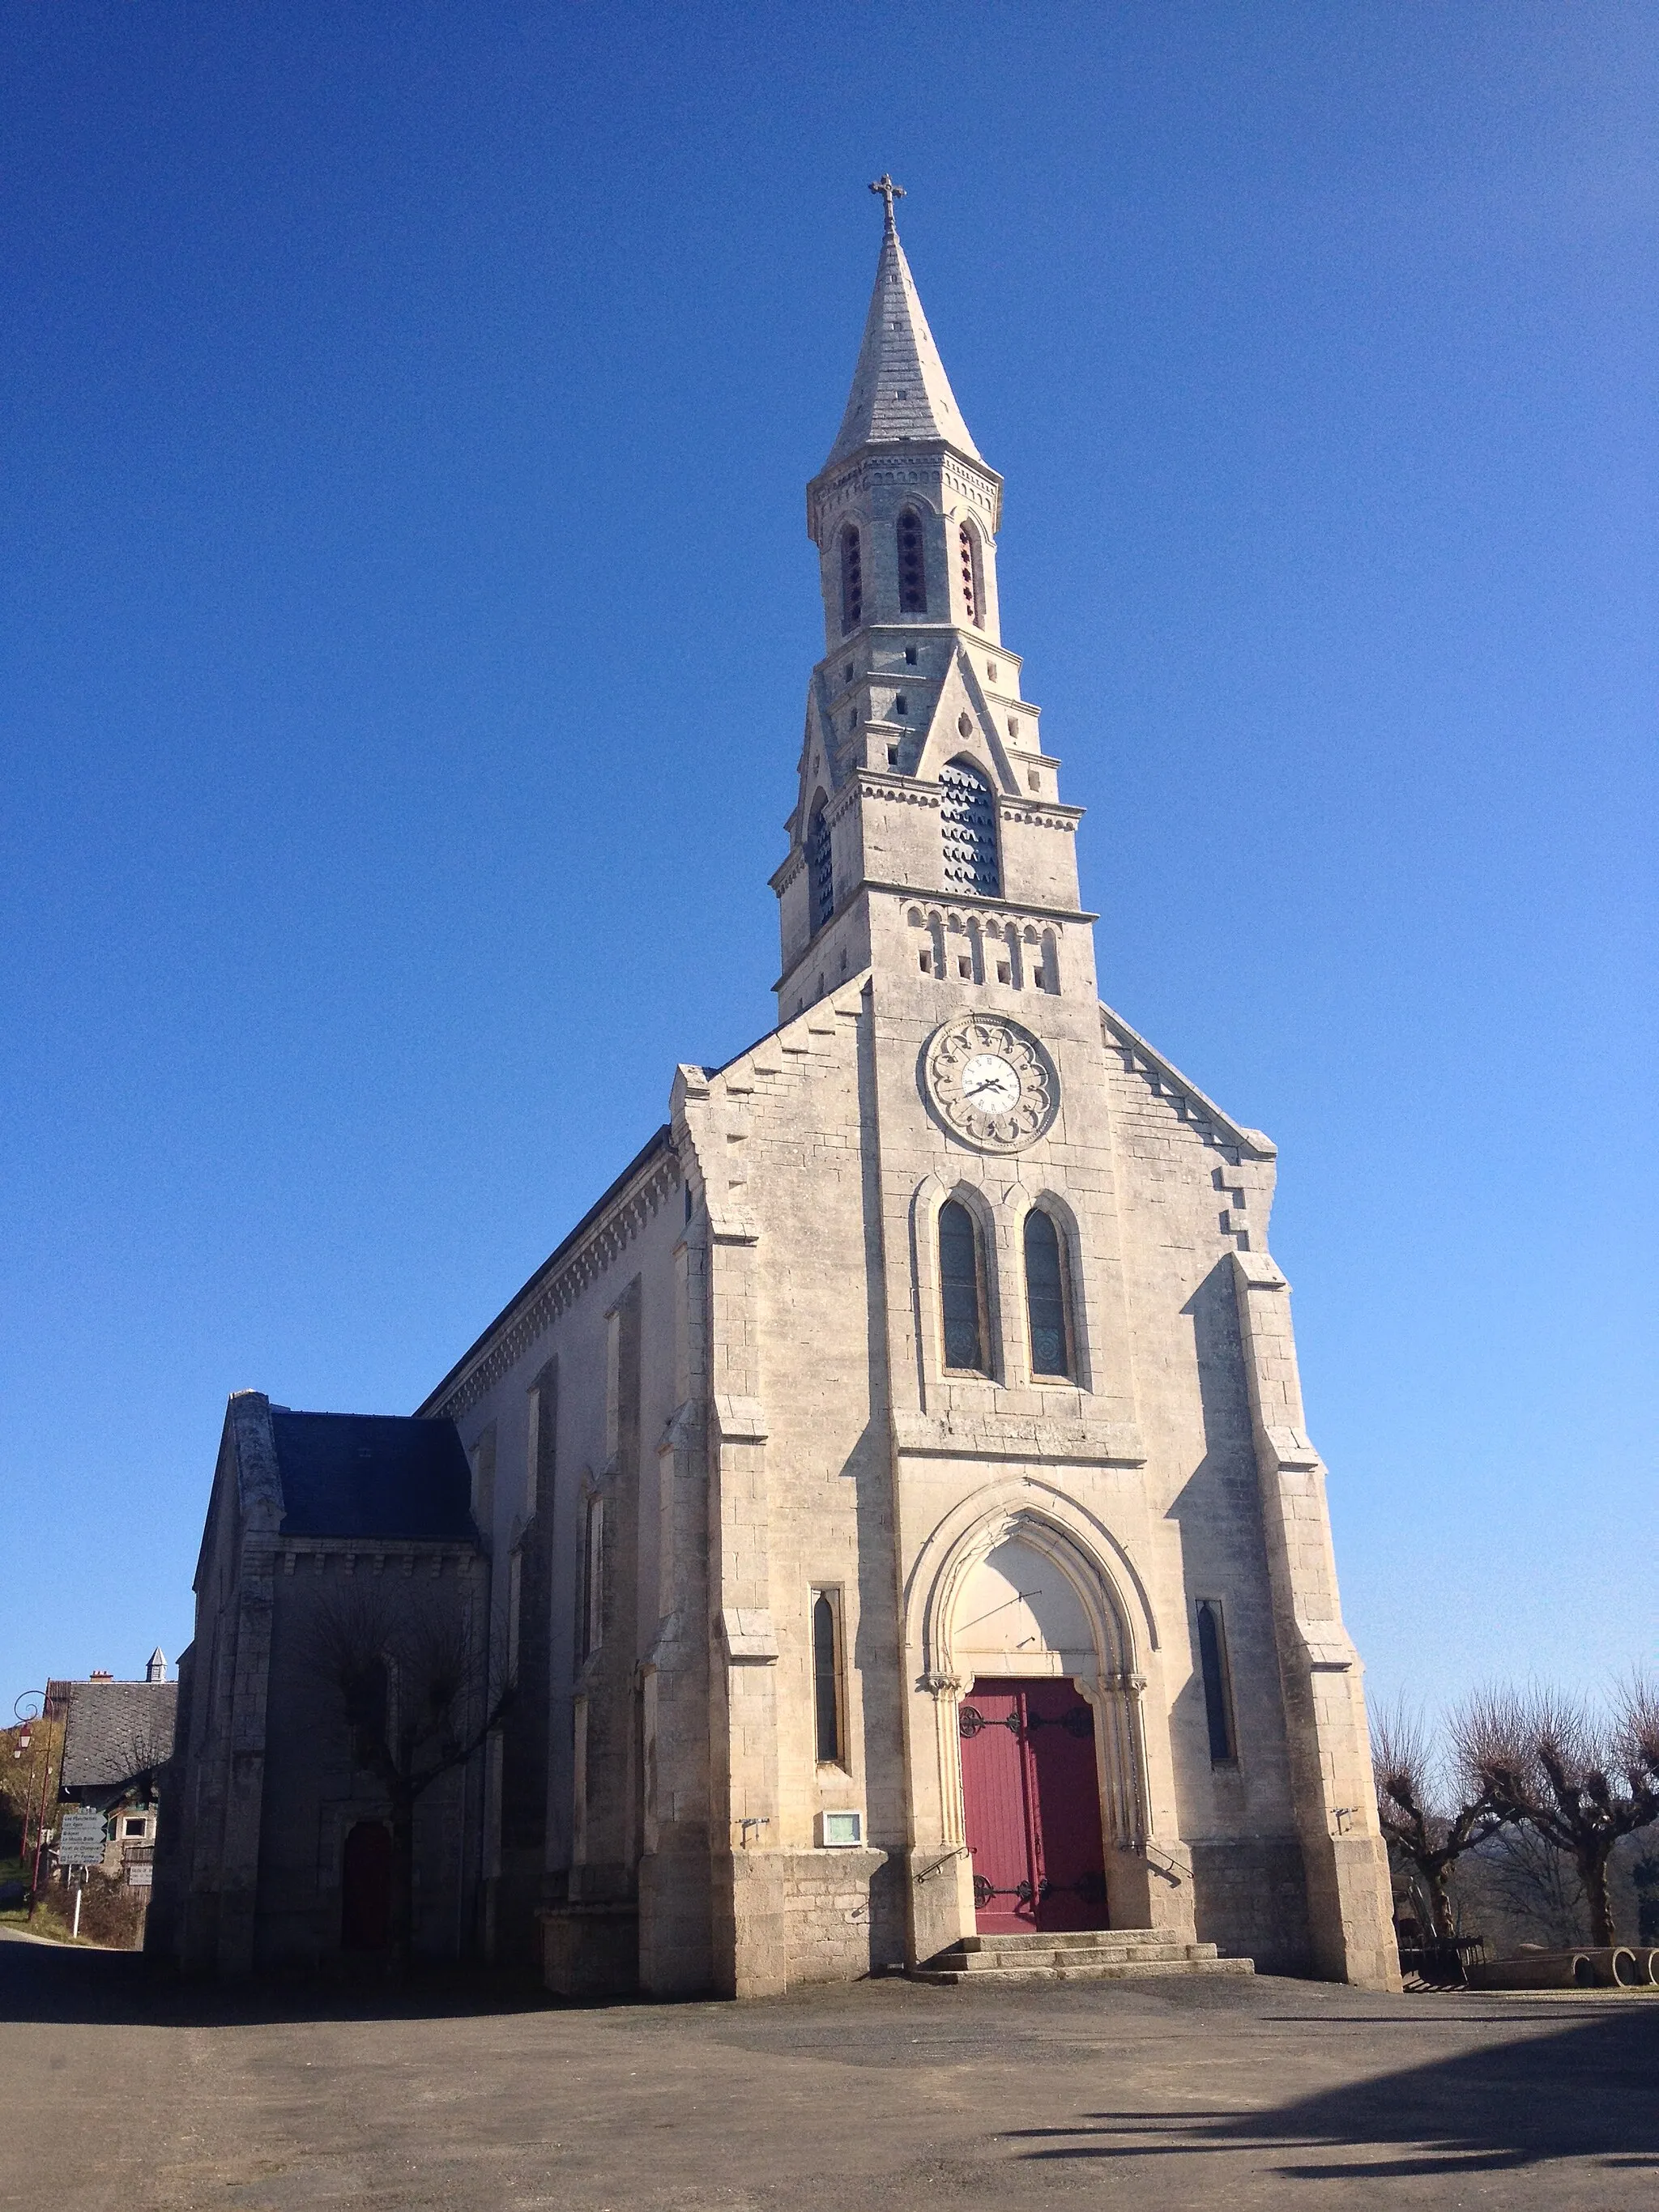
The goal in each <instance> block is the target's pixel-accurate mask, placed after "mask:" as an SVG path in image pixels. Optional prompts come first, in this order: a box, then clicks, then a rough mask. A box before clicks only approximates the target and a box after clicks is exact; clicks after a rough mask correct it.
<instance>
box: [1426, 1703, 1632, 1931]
mask: <svg viewBox="0 0 1659 2212" xmlns="http://www.w3.org/2000/svg"><path fill="white" fill-rule="evenodd" d="M1452 1726H1453V1741H1454V1747H1455V1756H1456V1759H1457V1763H1458V1766H1459V1770H1460V1771H1461V1773H1462V1777H1463V1778H1464V1787H1465V1789H1466V1790H1469V1789H1478V1790H1480V1792H1481V1793H1482V1794H1483V1795H1484V1796H1486V1799H1487V1800H1488V1801H1489V1802H1491V1803H1492V1805H1493V1806H1494V1807H1496V1808H1498V1809H1499V1810H1500V1811H1501V1812H1502V1813H1503V1814H1504V1817H1505V1819H1506V1820H1523V1821H1525V1822H1526V1823H1527V1825H1528V1826H1529V1827H1530V1828H1532V1829H1533V1830H1534V1832H1536V1833H1537V1834H1538V1835H1539V1836H1540V1837H1541V1838H1542V1839H1543V1840H1544V1842H1545V1843H1547V1844H1552V1845H1553V1846H1554V1848H1555V1849H1556V1850H1559V1851H1563V1852H1565V1853H1566V1854H1567V1855H1569V1856H1570V1857H1571V1859H1572V1862H1573V1863H1574V1865H1575V1866H1576V1867H1577V1871H1578V1879H1579V1881H1581V1882H1582V1883H1583V1890H1584V1896H1585V1899H1586V1902H1587V1903H1588V1905H1589V1917H1590V1941H1591V1942H1592V1943H1596V1944H1607V1943H1612V1942H1614V1941H1615V1940H1616V1939H1615V1936H1614V1933H1613V1906H1612V1901H1611V1899H1610V1897H1609V1894H1608V1889H1607V1862H1608V1860H1609V1859H1610V1858H1611V1857H1612V1855H1613V1846H1614V1845H1615V1844H1617V1843H1618V1841H1619V1839H1620V1837H1621V1836H1627V1835H1630V1834H1632V1832H1634V1831H1636V1830H1637V1829H1639V1828H1645V1827H1649V1826H1651V1825H1652V1824H1653V1823H1654V1822H1655V1821H1656V1820H1659V1756H1656V1754H1659V1698H1656V1696H1655V1693H1654V1692H1653V1690H1652V1688H1651V1686H1650V1685H1649V1684H1648V1683H1647V1682H1646V1680H1645V1679H1644V1678H1643V1677H1641V1676H1639V1675H1638V1676H1634V1677H1632V1679H1631V1680H1628V1681H1626V1683H1624V1684H1622V1685H1620V1687H1619V1688H1618V1690H1617V1692H1615V1697H1614V1701H1613V1710H1612V1711H1611V1713H1610V1714H1609V1715H1608V1716H1607V1717H1605V1718H1601V1717H1597V1716H1596V1715H1595V1714H1593V1713H1592V1712H1591V1711H1590V1709H1589V1706H1588V1705H1586V1704H1585V1703H1584V1701H1583V1699H1578V1698H1574V1697H1571V1696H1568V1695H1566V1694H1565V1692H1560V1691H1558V1690H1553V1689H1550V1688H1547V1687H1545V1686H1538V1685H1534V1686H1531V1687H1530V1688H1528V1690H1526V1691H1525V1692H1515V1691H1503V1690H1494V1691H1486V1692H1482V1693H1481V1694H1480V1696H1478V1697H1476V1698H1474V1699H1470V1701H1469V1702H1468V1705H1465V1706H1464V1707H1463V1708H1462V1711H1460V1712H1459V1713H1457V1714H1456V1715H1455V1717H1454V1719H1453V1724H1452Z"/></svg>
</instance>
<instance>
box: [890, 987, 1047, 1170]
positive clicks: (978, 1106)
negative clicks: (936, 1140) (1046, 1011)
mask: <svg viewBox="0 0 1659 2212" xmlns="http://www.w3.org/2000/svg"><path fill="white" fill-rule="evenodd" d="M921 1064H922V1082H923V1086H924V1088H925V1089H926V1091H927V1097H928V1099H929V1101H930V1102H931V1103H932V1105H933V1110H934V1112H935V1113H936V1114H938V1115H939V1119H940V1120H941V1121H943V1122H944V1123H945V1127H947V1128H948V1129H949V1130H950V1131H951V1133H952V1134H953V1135H955V1136H958V1137H962V1138H964V1139H966V1140H967V1142H968V1143H969V1144H970V1145H973V1146H976V1147H977V1148H978V1149H979V1150H980V1151H981V1152H1023V1151H1024V1148H1025V1146H1027V1145H1030V1144H1035V1143H1036V1139H1038V1138H1039V1137H1040V1136H1042V1133H1043V1132H1044V1130H1045V1129H1047V1128H1048V1125H1049V1123H1050V1122H1051V1121H1053V1120H1054V1115H1055V1114H1056V1113H1057V1112H1058V1111H1059V1109H1060V1074H1059V1072H1058V1070H1057V1069H1056V1068H1055V1066H1054V1062H1053V1060H1050V1059H1049V1057H1048V1054H1047V1053H1046V1052H1045V1051H1044V1050H1043V1048H1042V1046H1041V1045H1040V1044H1039V1043H1038V1042H1037V1041H1036V1038H1035V1037H1034V1036H1032V1035H1031V1032H1030V1030H1027V1029H1022V1028H1021V1026H1020V1024H1018V1022H1006V1021H1002V1020H1000V1019H999V1018H996V1017H995V1016H987V1015H981V1014H964V1015H960V1016H958V1017H957V1019H956V1020H955V1021H952V1022H946V1023H945V1024H944V1026H943V1027H942V1028H940V1029H937V1030H934V1032H933V1036H931V1037H930V1038H929V1039H928V1040H927V1046H926V1048H924V1050H923V1053H922V1059H921Z"/></svg>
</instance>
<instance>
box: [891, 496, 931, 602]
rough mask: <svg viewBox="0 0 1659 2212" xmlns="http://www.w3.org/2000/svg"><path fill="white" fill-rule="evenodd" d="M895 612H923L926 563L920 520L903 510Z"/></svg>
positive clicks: (911, 509) (906, 509) (925, 595)
mask: <svg viewBox="0 0 1659 2212" xmlns="http://www.w3.org/2000/svg"><path fill="white" fill-rule="evenodd" d="M898 573H899V612H900V613H901V614H904V615H925V614H926V613H927V556H926V554H925V553H924V552H923V550H922V542H921V516H920V515H919V514H918V513H916V510H915V507H906V508H905V510H904V512H903V513H902V514H901V515H900V517H899V519H898Z"/></svg>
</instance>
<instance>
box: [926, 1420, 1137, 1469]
mask: <svg viewBox="0 0 1659 2212" xmlns="http://www.w3.org/2000/svg"><path fill="white" fill-rule="evenodd" d="M892 1419H893V1449H895V1450H896V1452H898V1453H900V1454H901V1455H903V1456H905V1457H907V1458H911V1459H1006V1460H1019V1461H1021V1462H1034V1463H1036V1464H1038V1465H1061V1466H1067V1467H1145V1465H1146V1462H1147V1459H1148V1457H1149V1456H1150V1455H1149V1454H1148V1452H1147V1449H1146V1440H1145V1439H1144V1437H1142V1436H1141V1433H1140V1431H1139V1428H1137V1427H1136V1426H1135V1425H1134V1424H1133V1422H1132V1421H1068V1420H1062V1419H1053V1418H1045V1417H1044V1416H1042V1415H1041V1414H1033V1413H1019V1414H1012V1413H1010V1414H1002V1415H998V1414H990V1415H987V1416H985V1417H983V1418H978V1419H965V1420H964V1419H954V1420H953V1419H951V1418H950V1417H949V1416H948V1415H945V1414H934V1413H901V1412H898V1411H895V1413H894V1414H893V1417H892Z"/></svg>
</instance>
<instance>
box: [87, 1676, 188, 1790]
mask: <svg viewBox="0 0 1659 2212" xmlns="http://www.w3.org/2000/svg"><path fill="white" fill-rule="evenodd" d="M178 1705H179V1685H178V1684H177V1683H176V1682H73V1683H70V1685H69V1720H68V1724H67V1726H66V1727H65V1729H64V1771H63V1777H62V1781H61V1784H60V1787H61V1790H62V1793H63V1795H64V1796H66V1797H72V1796H78V1795H79V1794H80V1793H81V1792H82V1791H83V1790H113V1789H118V1788H119V1786H120V1785H121V1784H123V1783H124V1782H131V1780H132V1779H133V1778H134V1776H135V1775H138V1774H143V1773H145V1772H147V1771H150V1770H152V1769H154V1768H155V1767H158V1766H161V1765H164V1764H165V1763H166V1761H167V1759H169V1758H170V1757H171V1756H172V1753H173V1716H174V1714H175V1712H176V1711H177V1710H178Z"/></svg>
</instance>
